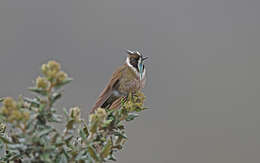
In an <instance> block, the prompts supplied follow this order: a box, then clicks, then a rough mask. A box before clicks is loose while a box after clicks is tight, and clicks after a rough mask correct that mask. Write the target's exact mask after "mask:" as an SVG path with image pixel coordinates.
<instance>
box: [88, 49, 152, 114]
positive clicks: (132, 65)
mask: <svg viewBox="0 0 260 163" xmlns="http://www.w3.org/2000/svg"><path fill="white" fill-rule="evenodd" d="M126 52H127V54H128V56H127V58H126V61H125V64H123V65H122V66H121V67H119V68H117V69H116V71H115V72H114V73H113V75H112V77H111V79H110V81H109V83H108V84H107V86H106V87H105V88H104V90H103V91H102V92H101V94H100V95H99V97H98V99H97V101H96V103H95V105H94V106H93V107H92V109H91V113H93V112H94V111H95V110H96V109H97V108H99V107H101V108H117V107H119V106H120V104H121V102H120V101H121V100H120V99H121V98H124V97H127V96H128V94H129V93H135V92H136V91H138V90H140V89H142V88H143V87H144V85H145V81H146V76H145V73H146V69H145V67H144V60H146V59H147V58H148V57H144V56H143V55H142V54H141V53H139V52H138V51H130V50H126Z"/></svg>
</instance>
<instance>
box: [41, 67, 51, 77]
mask: <svg viewBox="0 0 260 163" xmlns="http://www.w3.org/2000/svg"><path fill="white" fill-rule="evenodd" d="M41 70H42V73H43V74H44V75H45V76H48V71H49V69H48V66H47V65H46V64H43V65H42V67H41Z"/></svg>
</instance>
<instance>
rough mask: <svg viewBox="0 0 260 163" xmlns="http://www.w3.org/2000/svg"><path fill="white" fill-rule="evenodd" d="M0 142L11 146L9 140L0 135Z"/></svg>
mask: <svg viewBox="0 0 260 163" xmlns="http://www.w3.org/2000/svg"><path fill="white" fill-rule="evenodd" d="M0 140H1V141H2V142H4V143H5V144H12V142H11V141H10V140H8V139H7V138H6V137H4V136H1V135H0Z"/></svg>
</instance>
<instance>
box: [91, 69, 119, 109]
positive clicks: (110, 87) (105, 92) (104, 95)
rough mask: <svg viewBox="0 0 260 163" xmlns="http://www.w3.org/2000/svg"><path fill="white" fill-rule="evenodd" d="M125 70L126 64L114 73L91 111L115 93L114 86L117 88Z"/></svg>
mask: <svg viewBox="0 0 260 163" xmlns="http://www.w3.org/2000/svg"><path fill="white" fill-rule="evenodd" d="M123 70H124V66H122V67H120V68H119V69H117V70H116V71H115V72H114V73H113V75H112V77H111V79H110V81H109V83H108V84H107V86H106V87H105V88H104V89H103V91H102V92H101V93H100V95H99V97H98V99H97V101H96V103H95V105H94V106H93V107H92V109H91V111H90V113H93V112H94V111H95V110H96V109H97V108H99V107H100V106H101V105H102V104H103V103H104V102H105V101H106V100H107V99H108V98H109V97H110V96H111V94H112V93H113V88H115V87H116V85H117V84H118V82H119V79H120V77H121V75H122V71H123Z"/></svg>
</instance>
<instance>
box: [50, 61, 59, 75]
mask: <svg viewBox="0 0 260 163" xmlns="http://www.w3.org/2000/svg"><path fill="white" fill-rule="evenodd" d="M47 66H48V68H49V69H50V71H53V72H56V73H58V72H59V71H60V64H59V63H58V62H56V61H49V62H48V65H47Z"/></svg>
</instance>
